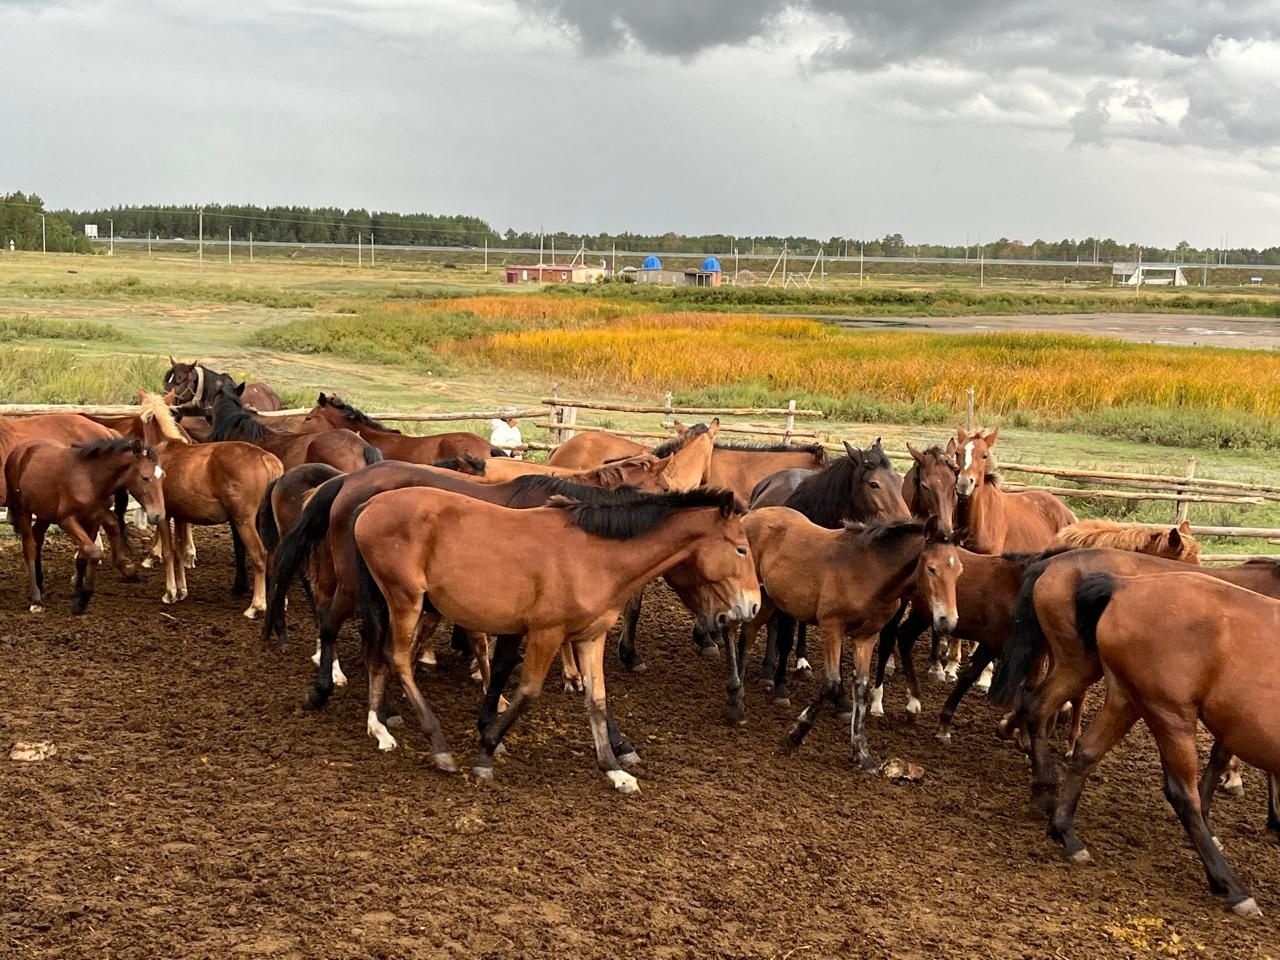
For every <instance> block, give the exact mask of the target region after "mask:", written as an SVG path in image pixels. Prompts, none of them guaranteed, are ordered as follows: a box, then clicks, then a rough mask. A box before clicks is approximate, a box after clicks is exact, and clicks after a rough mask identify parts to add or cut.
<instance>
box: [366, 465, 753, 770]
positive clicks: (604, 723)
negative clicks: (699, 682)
mask: <svg viewBox="0 0 1280 960" xmlns="http://www.w3.org/2000/svg"><path fill="white" fill-rule="evenodd" d="M354 533H355V542H356V546H357V548H358V551H359V563H358V576H359V583H360V588H359V593H360V613H361V621H362V632H363V635H364V639H365V655H366V659H367V661H368V663H369V713H368V721H367V726H368V732H369V734H370V735H371V736H373V737H375V738H376V739H377V741H378V747H379V749H382V750H391V749H394V748H395V747H396V740H395V738H394V737H392V736H391V733H390V731H388V730H387V728H386V726H385V725H384V724H383V723H382V721H381V719H380V717H379V714H380V711H381V709H382V699H383V696H384V693H385V690H386V684H387V680H388V679H389V676H390V674H391V673H392V672H394V673H395V675H397V676H398V677H399V680H400V684H401V687H402V688H403V690H404V693H405V695H406V697H408V699H409V700H410V702H411V703H412V704H413V705H414V708H415V710H416V711H417V714H418V719H419V722H420V723H421V725H422V728H423V730H424V732H425V733H426V734H427V736H428V737H430V739H431V752H432V760H433V762H434V763H435V764H436V766H437V767H439V768H440V769H442V770H447V771H452V770H454V769H456V768H455V766H454V763H453V759H452V757H451V756H450V754H449V749H448V744H447V742H446V740H445V737H444V733H443V731H442V730H441V728H440V723H439V721H438V720H437V719H436V718H435V715H434V714H433V713H432V712H431V708H430V707H429V706H428V705H427V702H426V700H425V699H424V698H423V696H422V694H421V692H420V691H419V690H418V687H417V684H416V682H415V680H414V676H413V663H414V658H415V652H414V645H415V638H416V636H417V633H418V622H419V620H420V619H421V618H422V617H423V616H424V614H423V611H424V609H425V610H426V611H427V612H428V615H430V616H433V617H437V618H438V617H440V616H445V617H448V618H449V619H450V620H452V621H454V622H455V623H458V624H460V625H462V626H464V627H465V628H467V629H468V630H472V631H479V632H484V633H488V634H494V635H503V636H516V635H521V634H523V635H524V636H525V637H526V638H527V644H526V651H525V657H524V666H523V669H522V671H521V675H520V683H519V685H518V687H517V688H516V691H515V694H514V695H513V696H512V698H511V702H510V706H508V708H507V710H506V712H505V713H503V714H501V715H500V716H497V717H494V718H493V719H492V720H491V721H490V722H489V723H487V724H486V726H485V728H484V730H483V731H482V732H481V735H480V755H479V757H478V758H477V761H476V764H475V767H474V772H475V773H476V775H477V776H480V777H490V776H492V773H493V754H494V751H495V750H496V749H497V747H498V746H499V745H500V744H501V742H502V739H503V737H504V736H505V735H506V734H507V732H508V731H509V730H510V729H511V726H512V724H513V723H514V722H515V721H516V719H517V718H519V716H520V715H521V714H522V713H523V712H524V711H525V710H526V709H527V708H528V706H529V705H530V704H531V703H532V702H533V701H534V700H535V699H536V698H537V697H538V696H539V694H540V693H541V691H542V685H543V680H544V679H545V677H546V674H547V670H548V668H549V667H550V664H551V660H552V659H553V658H554V657H555V655H556V653H557V651H559V650H560V648H561V646H562V645H563V644H564V643H566V642H568V643H572V644H573V645H574V649H575V653H576V657H577V660H578V663H579V664H580V665H581V666H582V669H583V675H584V685H585V693H586V697H585V699H586V704H587V715H588V718H589V720H590V726H591V733H592V737H593V739H594V740H595V748H596V762H597V764H598V766H599V768H600V770H601V771H602V772H603V773H604V774H605V776H606V777H607V778H608V779H609V781H610V782H611V783H612V784H613V786H614V787H615V788H617V789H618V790H619V791H621V792H622V793H628V794H629V793H635V792H636V791H637V790H638V789H639V783H638V781H637V780H636V778H635V777H634V776H632V775H631V774H629V773H627V772H626V771H625V770H624V769H623V766H622V763H621V762H620V761H619V757H618V753H619V752H621V754H622V756H623V758H624V759H626V760H628V761H632V760H634V759H637V758H636V757H635V756H634V753H635V751H634V749H632V748H631V746H630V744H629V743H627V741H626V740H625V739H624V738H623V737H622V734H621V732H620V731H619V730H618V727H617V724H616V722H614V720H613V717H612V713H611V711H610V709H609V704H608V700H607V697H606V692H605V680H604V644H605V634H606V633H607V632H608V630H609V628H610V627H611V626H612V625H613V623H614V621H616V620H617V618H618V616H619V614H620V613H621V612H622V607H623V605H624V604H625V603H626V600H627V598H628V597H630V596H631V595H632V594H633V593H634V592H635V591H636V590H638V589H639V588H640V587H641V586H643V585H644V584H645V583H647V582H649V581H650V580H652V579H654V578H655V577H658V576H661V575H662V573H664V572H665V571H666V570H669V569H671V568H672V567H674V566H676V565H677V564H679V563H682V562H687V563H691V564H692V565H693V566H694V568H695V569H696V570H697V575H698V578H699V579H700V580H701V581H702V582H703V583H704V584H706V585H707V586H708V587H709V588H710V591H709V592H708V594H707V597H708V610H707V613H708V614H709V615H710V616H712V617H713V618H714V619H715V620H716V621H718V622H721V623H725V622H728V620H729V619H731V618H732V619H739V620H741V619H750V617H751V616H753V615H754V614H755V613H756V611H757V610H758V609H759V606H760V589H759V584H758V583H757V581H756V575H755V569H754V566H753V564H752V560H751V551H750V549H749V547H748V544H747V536H746V532H745V531H744V529H743V522H742V513H741V506H740V505H739V504H738V502H737V500H736V498H735V497H734V496H733V494H732V493H731V492H729V491H722V490H693V491H688V492H685V493H674V494H656V495H648V496H644V495H641V496H634V497H632V498H631V500H630V501H629V502H625V503H613V504H608V505H594V504H587V503H581V502H577V501H568V500H564V499H556V500H552V501H550V502H549V503H548V505H547V506H545V507H535V508H532V509H529V510H523V511H520V512H516V511H512V510H508V509H505V508H503V507H500V506H497V505H495V504H490V503H485V502H483V501H479V500H475V499H472V498H470V497H465V496H460V495H458V494H455V493H450V492H448V491H444V490H439V489H430V488H411V489H404V490H394V491H390V492H387V493H383V494H380V495H378V496H376V497H374V498H373V499H372V500H370V501H369V502H368V503H367V504H366V505H364V506H363V507H362V508H361V509H360V511H359V512H358V516H357V518H356V521H355V527H354ZM495 582H496V583H500V584H501V586H502V588H501V589H497V590H495V589H491V588H490V586H489V585H490V584H491V583H495Z"/></svg>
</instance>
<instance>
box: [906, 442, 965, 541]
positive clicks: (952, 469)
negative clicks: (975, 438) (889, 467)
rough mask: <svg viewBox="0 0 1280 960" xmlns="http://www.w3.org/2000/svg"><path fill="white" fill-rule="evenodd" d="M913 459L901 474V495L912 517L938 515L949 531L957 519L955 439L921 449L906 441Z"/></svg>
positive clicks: (948, 531) (945, 528)
mask: <svg viewBox="0 0 1280 960" xmlns="http://www.w3.org/2000/svg"><path fill="white" fill-rule="evenodd" d="M907 452H908V453H909V454H911V459H912V461H913V463H912V465H911V469H910V470H908V471H907V475H906V476H905V477H903V478H902V499H903V500H904V501H906V504H907V509H908V510H910V511H911V515H912V516H913V517H919V518H920V519H921V520H926V519H928V518H929V517H937V518H938V524H939V526H940V528H941V529H942V531H943V532H944V533H950V532H951V531H952V529H953V528H954V527H955V522H956V479H957V478H958V477H959V475H960V466H959V464H957V463H956V455H955V441H954V440H952V441H950V442H949V443H948V444H947V446H946V448H945V449H944V448H942V447H939V446H936V445H935V446H932V447H929V448H928V449H926V450H925V451H924V452H921V451H919V450H917V449H916V448H915V447H913V446H912V445H911V444H909V443H908V444H907Z"/></svg>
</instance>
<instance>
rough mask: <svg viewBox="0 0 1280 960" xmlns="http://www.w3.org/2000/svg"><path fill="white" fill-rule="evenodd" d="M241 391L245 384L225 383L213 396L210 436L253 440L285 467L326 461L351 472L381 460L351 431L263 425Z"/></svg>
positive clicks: (374, 448)
mask: <svg viewBox="0 0 1280 960" xmlns="http://www.w3.org/2000/svg"><path fill="white" fill-rule="evenodd" d="M243 390H244V384H240V386H239V387H231V386H227V385H224V386H223V387H222V388H221V389H220V390H219V391H218V392H217V393H216V394H215V395H214V398H213V433H212V435H211V439H213V440H215V441H220V440H243V441H245V442H247V443H252V444H254V445H256V446H259V447H261V448H262V449H264V450H267V451H269V452H271V453H274V454H275V455H276V456H277V457H279V458H280V462H281V463H282V464H284V468H285V469H286V470H288V469H289V468H290V467H296V466H297V465H298V464H300V463H327V464H329V466H331V467H336V468H337V469H339V470H341V471H343V472H344V473H350V472H351V471H353V470H359V469H360V468H361V467H364V466H368V465H369V464H371V463H377V462H378V461H379V460H381V459H382V454H381V453H380V452H379V451H378V448H377V447H374V446H371V445H370V444H368V443H365V442H364V441H363V440H361V439H360V437H359V436H357V435H356V434H355V433H353V432H352V431H350V430H325V431H323V432H321V433H292V432H289V431H286V430H277V429H275V428H274V427H268V426H264V425H263V424H261V423H259V422H258V421H257V420H256V419H255V418H254V417H253V415H252V414H251V413H250V412H249V411H248V410H246V409H245V407H244V404H243V403H241V402H240V397H241V393H242V392H243Z"/></svg>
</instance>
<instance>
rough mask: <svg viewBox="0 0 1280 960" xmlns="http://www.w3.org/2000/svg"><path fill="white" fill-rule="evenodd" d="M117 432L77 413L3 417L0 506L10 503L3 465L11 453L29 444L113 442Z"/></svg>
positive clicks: (1, 425) (0, 421) (0, 424)
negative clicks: (48, 441) (36, 442)
mask: <svg viewBox="0 0 1280 960" xmlns="http://www.w3.org/2000/svg"><path fill="white" fill-rule="evenodd" d="M115 436H118V434H116V433H115V431H113V430H111V429H109V428H108V427H104V426H102V425H101V424H99V423H95V422H94V421H92V420H90V419H89V418H88V417H84V416H81V415H80V414H78V413H45V414H40V415H39V416H34V417H0V506H3V505H4V504H5V503H7V502H8V501H7V493H6V489H7V488H6V486H5V480H4V464H5V461H6V460H7V459H8V457H9V454H10V452H11V451H12V450H13V449H14V448H15V447H17V446H19V445H20V444H23V443H26V442H27V441H29V440H56V441H58V442H59V443H66V444H71V443H87V442H90V441H93V440H110V439H111V438H112V437H115Z"/></svg>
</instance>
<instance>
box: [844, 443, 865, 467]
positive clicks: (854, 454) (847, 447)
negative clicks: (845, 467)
mask: <svg viewBox="0 0 1280 960" xmlns="http://www.w3.org/2000/svg"><path fill="white" fill-rule="evenodd" d="M843 443H844V452H845V453H846V454H847V455H848V457H849V459H850V460H852V461H853V462H854V463H861V462H862V451H861V450H859V449H858V448H857V447H855V446H854V445H853V444H851V443H850V442H849V441H848V440H845V441H843Z"/></svg>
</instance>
